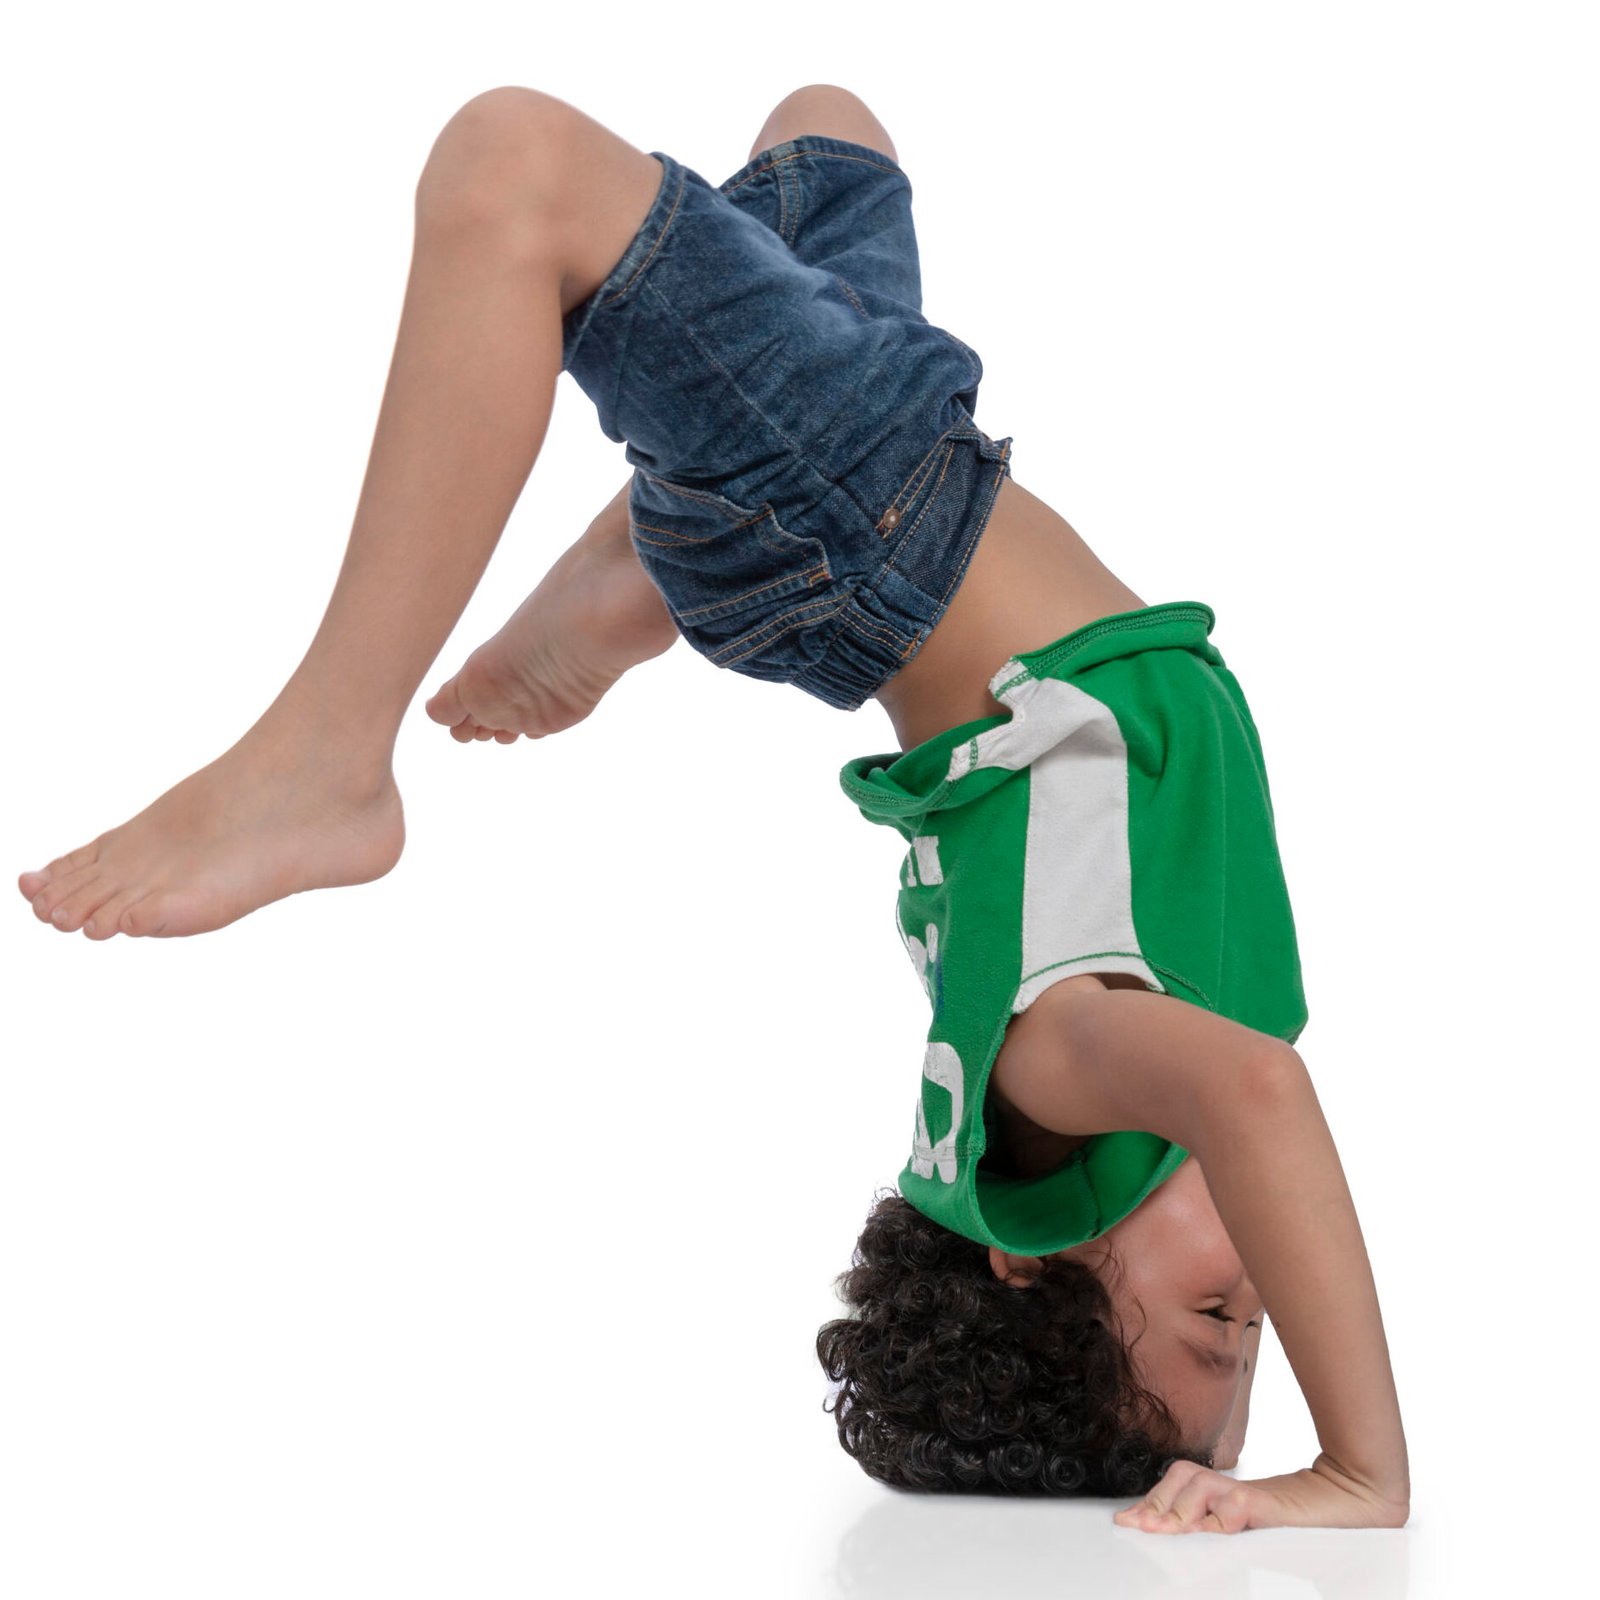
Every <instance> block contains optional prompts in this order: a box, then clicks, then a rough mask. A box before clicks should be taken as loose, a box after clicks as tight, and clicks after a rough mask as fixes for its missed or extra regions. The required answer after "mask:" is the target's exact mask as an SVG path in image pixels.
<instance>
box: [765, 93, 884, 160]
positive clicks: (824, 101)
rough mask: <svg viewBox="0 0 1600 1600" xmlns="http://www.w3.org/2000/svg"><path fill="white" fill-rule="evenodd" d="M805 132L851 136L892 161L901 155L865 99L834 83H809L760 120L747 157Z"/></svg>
mask: <svg viewBox="0 0 1600 1600" xmlns="http://www.w3.org/2000/svg"><path fill="white" fill-rule="evenodd" d="M806 133H823V134H827V135H828V136H829V137H831V138H834V139H850V140H853V141H854V142H855V143H856V144H864V145H870V146H871V147H872V148H873V149H874V150H881V151H882V152H883V153H884V154H885V155H886V156H888V157H889V159H890V160H891V161H898V160H899V159H900V157H899V156H898V155H897V154H896V153H895V148H894V144H893V142H892V141H891V140H890V138H889V131H888V129H887V128H885V127H884V125H883V124H882V123H881V122H879V121H878V119H877V118H876V117H875V116H874V115H873V114H872V111H871V110H870V108H869V107H868V106H867V103H866V101H864V100H862V99H860V98H858V97H857V96H856V95H853V94H851V92H850V91H849V90H848V89H841V88H840V87H839V86H838V85H837V84H833V83H808V84H807V85H806V86H805V87H804V88H803V89H796V90H795V91H794V92H793V93H792V94H787V95H785V96H784V97H783V99H781V100H780V101H779V102H778V103H777V105H775V106H774V107H773V108H772V110H771V112H770V113H769V114H768V116H767V120H766V121H765V122H764V123H762V125H761V132H760V133H758V134H757V135H756V140H755V143H754V144H753V145H751V146H750V157H749V159H750V160H752V161H754V160H755V158H756V157H757V156H758V155H760V154H761V152H762V151H763V150H770V149H771V148H772V146H773V145H775V144H782V143H783V141H784V140H785V139H798V138H799V137H800V136H801V135H802V134H806Z"/></svg>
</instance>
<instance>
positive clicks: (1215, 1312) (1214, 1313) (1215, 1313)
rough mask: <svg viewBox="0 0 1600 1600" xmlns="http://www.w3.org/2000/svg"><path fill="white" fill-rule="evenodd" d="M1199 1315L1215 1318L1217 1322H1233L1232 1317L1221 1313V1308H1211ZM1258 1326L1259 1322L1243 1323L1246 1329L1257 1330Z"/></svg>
mask: <svg viewBox="0 0 1600 1600" xmlns="http://www.w3.org/2000/svg"><path fill="white" fill-rule="evenodd" d="M1200 1315H1201V1316H1202V1317H1215V1318H1216V1319H1217V1320H1218V1321H1219V1322H1232V1321H1233V1318H1232V1317H1230V1316H1227V1315H1226V1314H1225V1313H1224V1312H1223V1309H1222V1307H1221V1306H1212V1307H1211V1308H1210V1309H1209V1310H1207V1311H1202V1312H1201V1313H1200ZM1260 1326H1261V1324H1260V1323H1259V1322H1247V1323H1245V1327H1247V1328H1259V1327H1260Z"/></svg>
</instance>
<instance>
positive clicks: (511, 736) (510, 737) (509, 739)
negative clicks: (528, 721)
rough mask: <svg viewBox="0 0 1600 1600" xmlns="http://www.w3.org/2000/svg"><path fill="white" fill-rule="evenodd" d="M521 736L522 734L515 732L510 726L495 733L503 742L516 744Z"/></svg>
mask: <svg viewBox="0 0 1600 1600" xmlns="http://www.w3.org/2000/svg"><path fill="white" fill-rule="evenodd" d="M521 737H522V735H521V734H519V733H513V732H511V730H510V729H509V728H501V729H499V730H498V731H497V732H496V733H495V738H496V739H498V740H499V741H500V743H501V744H515V743H516V742H517V740H518V739H520V738H521Z"/></svg>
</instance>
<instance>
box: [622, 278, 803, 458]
mask: <svg viewBox="0 0 1600 1600" xmlns="http://www.w3.org/2000/svg"><path fill="white" fill-rule="evenodd" d="M639 292H640V294H652V295H654V296H655V298H656V300H657V301H658V302H659V304H660V305H661V306H662V307H663V308H664V309H665V311H666V313H667V315H669V316H670V317H671V318H672V320H673V321H674V322H675V323H676V324H677V325H678V328H679V331H680V334H681V336H682V337H683V339H684V340H685V341H687V342H688V343H689V344H690V345H691V346H692V347H693V348H694V350H695V353H696V354H697V355H699V356H700V358H701V359H702V360H703V361H704V362H705V364H706V365H707V366H708V367H709V368H710V369H711V370H712V371H714V372H717V373H718V374H720V375H721V377H722V379H723V381H724V382H725V383H726V384H727V385H728V387H729V388H730V389H731V390H732V391H733V393H734V394H735V395H737V396H738V397H739V399H740V401H742V402H743V404H744V406H745V408H746V409H747V410H748V411H749V412H750V414H751V415H752V416H754V417H756V418H758V419H759V420H760V421H761V422H762V423H763V424H764V425H765V426H766V427H768V428H770V429H771V430H772V432H773V433H774V434H775V435H776V436H777V437H778V438H779V439H781V440H782V441H783V442H784V444H785V445H786V446H787V448H788V450H789V454H790V456H791V457H792V458H793V459H794V460H795V461H798V462H801V463H803V464H804V465H805V466H807V467H809V468H810V469H811V470H812V472H814V473H815V474H816V475H817V477H818V478H819V479H821V480H822V481H823V482H824V483H829V484H832V483H833V479H832V478H830V477H829V476H828V474H827V473H826V472H824V471H823V470H822V468H821V467H819V466H818V465H817V463H816V462H815V461H813V460H812V459H811V456H810V454H809V453H808V452H807V451H805V450H802V449H801V448H800V446H799V445H797V444H796V443H795V442H794V440H793V439H791V438H790V437H789V435H788V434H787V433H785V432H784V431H783V429H782V428H780V427H779V426H778V424H777V423H776V422H774V421H773V420H772V418H771V417H769V416H768V415H767V414H766V412H765V411H763V410H762V409H761V407H760V406H758V405H757V404H756V403H755V401H754V400H752V399H751V398H750V396H749V395H747V394H746V393H745V392H744V390H743V389H742V388H740V386H739V381H738V379H737V378H735V377H734V375H733V374H732V373H731V372H729V371H728V369H727V368H726V367H725V366H723V364H722V363H721V362H720V361H718V360H717V359H716V357H715V356H713V355H712V354H711V352H710V351H708V350H707V349H706V348H705V346H704V345H702V344H701V342H700V341H699V340H698V339H697V338H696V337H695V334H694V327H693V324H692V323H690V322H689V320H688V319H687V318H686V317H684V316H682V315H681V314H680V313H679V311H678V308H677V307H676V306H675V305H673V303H672V302H671V300H669V299H668V298H667V296H666V295H664V294H663V293H662V292H661V290H660V289H659V288H657V287H656V285H655V284H654V283H652V282H650V281H649V280H646V281H645V283H644V284H643V285H642V287H641V288H640V290H639ZM618 370H619V371H620V370H621V363H620V362H619V363H618Z"/></svg>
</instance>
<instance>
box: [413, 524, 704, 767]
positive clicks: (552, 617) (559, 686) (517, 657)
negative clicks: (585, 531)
mask: <svg viewBox="0 0 1600 1600" xmlns="http://www.w3.org/2000/svg"><path fill="white" fill-rule="evenodd" d="M677 637H678V630H677V627H676V625H675V624H674V623H673V620H672V614H671V613H670V612H669V611H668V610H667V607H666V602H665V601H663V600H662V598H661V596H660V594H659V593H658V592H657V590H656V587H655V585H654V584H653V583H651V581H650V579H649V578H648V577H647V576H646V575H645V571H644V568H643V567H641V566H640V565H639V560H638V557H637V556H635V555H634V553H633V551H632V549H631V548H630V547H628V546H626V545H624V544H620V543H618V542H616V541H612V542H610V543H605V542H600V541H594V542H586V541H585V540H583V539H580V540H579V541H578V542H577V543H576V544H574V545H573V546H572V547H571V548H570V549H568V550H566V551H564V552H563V553H562V555H561V556H560V558H559V559H558V560H557V561H556V563H555V565H554V566H552V567H551V569H550V570H549V572H547V573H546V574H545V576H544V578H543V579H542V580H541V581H540V583H539V586H538V588H536V589H535V590H534V591H533V593H532V594H531V595H529V596H528V598H527V599H526V600H524V601H523V602H522V604H521V605H520V606H518V607H517V609H516V611H515V612H513V613H512V615H511V617H510V619H509V620H508V621H507V622H506V624H505V626H504V627H502V628H501V629H500V631H499V632H498V633H497V634H495V636H494V637H493V638H492V639H490V640H488V641H487V642H486V643H484V644H481V645H479V646H478V648H477V649H476V650H474V651H473V652H472V654H471V655H470V656H468V657H467V660H466V664H465V665H464V666H463V667H462V668H461V670H460V671H459V672H458V673H457V674H456V675H455V677H453V678H451V679H450V680H449V682H448V683H446V684H445V685H444V686H443V688H441V689H440V690H439V691H438V693H437V694H435V695H434V696H433V697H432V698H431V699H430V700H429V701H428V702H427V706H426V710H427V713H428V715H429V716H430V717H432V718H433V720H434V721H435V722H439V723H443V724H444V726H445V727H447V728H449V730H450V733H451V737H452V738H455V739H457V740H459V741H460V742H461V743H462V744H467V743H469V742H470V741H472V740H474V739H497V740H499V742H500V743H501V744H514V743H515V742H516V741H517V739H519V738H520V737H521V736H522V735H524V734H526V735H527V736H528V737H529V738H530V739H542V738H543V737H544V736H545V735H546V734H547V733H559V732H560V731H561V730H562V729H563V728H570V727H571V726H572V725H573V724H574V723H576V722H581V721H582V720H583V719H584V718H585V717H586V716H588V715H589V713H590V712H591V711H593V710H594V708H595V707H596V706H597V705H598V704H599V703H600V698H601V696H602V695H604V694H605V692H606V690H608V689H609V688H610V687H611V686H612V684H614V683H615V682H616V681H617V679H618V678H620V677H621V676H622V674H623V673H624V672H626V671H627V670H628V668H629V667H633V666H637V665H638V664H639V663H640V662H641V661H648V660H649V659H650V657H651V656H658V655H660V654H661V653H662V652H663V651H664V650H666V649H667V648H668V647H669V646H670V645H671V644H672V643H673V641H674V640H675V639H676V638H677Z"/></svg>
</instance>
